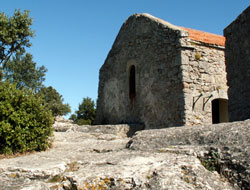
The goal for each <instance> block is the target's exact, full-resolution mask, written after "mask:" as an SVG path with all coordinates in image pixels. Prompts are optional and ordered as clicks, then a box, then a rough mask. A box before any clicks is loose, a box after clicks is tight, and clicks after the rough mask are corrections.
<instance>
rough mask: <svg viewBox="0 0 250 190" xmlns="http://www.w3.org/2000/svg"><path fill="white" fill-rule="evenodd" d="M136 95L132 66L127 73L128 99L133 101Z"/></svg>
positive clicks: (133, 67)
mask: <svg viewBox="0 0 250 190" xmlns="http://www.w3.org/2000/svg"><path fill="white" fill-rule="evenodd" d="M135 95H136V84H135V66H134V65H132V66H131V67H130V71H129V98H130V99H133V98H135Z"/></svg>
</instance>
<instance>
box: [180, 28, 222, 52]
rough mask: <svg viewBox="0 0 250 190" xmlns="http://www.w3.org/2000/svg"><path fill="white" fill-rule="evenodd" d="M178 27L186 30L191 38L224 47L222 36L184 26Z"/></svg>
mask: <svg viewBox="0 0 250 190" xmlns="http://www.w3.org/2000/svg"><path fill="white" fill-rule="evenodd" d="M180 28H182V29H184V30H186V31H187V32H188V34H189V38H190V39H192V40H195V41H199V42H204V43H208V44H214V45H219V46H224V47H225V41H226V39H225V37H224V36H220V35H217V34H211V33H208V32H203V31H199V30H194V29H190V28H184V27H180Z"/></svg>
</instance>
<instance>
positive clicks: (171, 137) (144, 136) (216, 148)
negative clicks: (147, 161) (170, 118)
mask: <svg viewBox="0 0 250 190" xmlns="http://www.w3.org/2000/svg"><path fill="white" fill-rule="evenodd" d="M249 139H250V120H247V121H242V122H234V123H222V124H217V125H206V126H193V127H191V126H185V127H177V128H168V129H161V130H148V131H141V132H138V134H137V135H136V136H135V137H133V138H132V139H131V140H130V142H129V143H128V147H130V149H133V150H144V151H145V150H147V151H152V152H155V151H160V150H162V148H167V149H171V147H172V146H179V145H191V146H195V147H196V148H197V147H202V149H203V150H204V151H205V152H203V151H201V152H196V153H197V156H198V157H199V158H200V159H201V160H213V159H214V161H215V162H216V163H214V165H216V166H215V168H216V170H217V171H218V172H220V173H221V174H223V175H224V176H226V177H227V178H228V179H229V181H231V182H232V183H233V184H238V185H239V186H240V187H241V188H242V189H249V187H250V141H249ZM211 155H214V158H213V157H211ZM215 157H216V158H215ZM205 162H206V161H205Z"/></svg>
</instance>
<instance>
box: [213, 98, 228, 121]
mask: <svg viewBox="0 0 250 190" xmlns="http://www.w3.org/2000/svg"><path fill="white" fill-rule="evenodd" d="M228 121H229V119H228V100H226V99H214V100H213V101H212V123H223V122H228Z"/></svg>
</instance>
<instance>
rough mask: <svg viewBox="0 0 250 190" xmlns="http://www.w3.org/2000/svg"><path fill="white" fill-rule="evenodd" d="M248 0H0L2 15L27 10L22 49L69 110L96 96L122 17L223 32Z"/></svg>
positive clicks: (216, 32)
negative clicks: (27, 37)
mask: <svg viewBox="0 0 250 190" xmlns="http://www.w3.org/2000/svg"><path fill="white" fill-rule="evenodd" d="M248 6H249V0H123V1H122V0H0V11H1V12H4V13H6V14H7V15H8V16H11V15H13V13H14V10H15V9H19V8H20V9H21V10H22V11H23V10H30V16H31V17H32V18H33V19H34V23H33V26H32V28H33V30H35V34H36V35H35V37H34V39H32V43H33V46H32V47H31V48H30V49H29V50H28V51H29V52H31V53H32V54H33V56H34V61H35V62H36V63H37V64H38V66H41V65H44V66H45V67H46V68H47V69H48V72H47V74H46V82H45V85H46V86H53V87H54V88H55V89H56V90H57V91H58V92H59V93H60V94H61V95H63V98H64V100H65V101H64V102H65V103H69V104H70V105H71V108H72V112H74V111H75V110H76V109H77V108H78V105H79V103H80V102H81V101H82V98H83V97H87V96H88V97H91V98H92V99H94V100H96V99H97V91H98V77H99V69H100V67H101V66H102V64H103V63H104V61H105V58H106V56H107V54H108V52H109V50H110V48H111V46H112V44H113V42H114V40H115V37H116V35H117V34H118V32H119V30H120V27H121V25H122V24H123V22H124V21H125V20H126V19H127V18H128V17H129V16H130V15H132V14H134V13H149V14H151V15H153V16H156V17H159V18H161V19H163V20H166V21H168V22H170V23H172V24H174V25H177V26H185V27H189V28H193V29H198V30H203V31H207V32H211V33H215V34H220V35H223V29H224V28H225V27H226V26H227V25H229V24H230V23H231V22H232V21H233V20H234V19H235V18H236V17H237V16H238V15H239V14H240V13H241V12H242V11H243V10H244V9H246V8H247V7H248Z"/></svg>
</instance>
